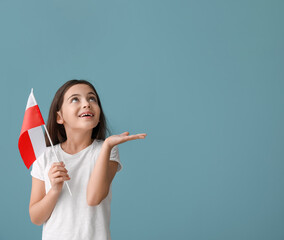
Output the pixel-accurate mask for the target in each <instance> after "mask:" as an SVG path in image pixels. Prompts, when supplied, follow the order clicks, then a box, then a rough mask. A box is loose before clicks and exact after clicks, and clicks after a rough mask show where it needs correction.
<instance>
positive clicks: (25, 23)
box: [0, 0, 284, 240]
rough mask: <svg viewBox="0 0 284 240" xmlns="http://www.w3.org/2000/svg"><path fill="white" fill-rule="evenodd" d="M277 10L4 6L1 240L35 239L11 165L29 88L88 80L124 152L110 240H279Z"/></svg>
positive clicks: (17, 161)
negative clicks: (121, 137) (123, 138)
mask: <svg viewBox="0 0 284 240" xmlns="http://www.w3.org/2000/svg"><path fill="white" fill-rule="evenodd" d="M283 12H284V3H283V1H280V0H279V1H276V0H272V1H261V0H259V1H252V0H251V1H250V0H246V1H243V0H241V1H217V0H203V1H190V0H189V1H181V0H172V1H169V0H143V1H138V0H120V1H119V0H116V1H115V0H109V1H98V0H92V1H91V0H84V1H75V0H49V1H38V0H25V1H22V0H15V1H13V0H1V2H0V29H1V38H0V43H1V44H0V77H1V94H0V103H1V118H0V121H1V122H0V123H1V124H0V126H1V138H0V139H1V143H0V147H1V156H2V157H1V161H2V164H1V170H0V182H1V198H0V203H1V209H0V210H1V212H0V216H1V222H0V228H1V230H0V239H1V240H2V239H3V240H4V239H30V240H33V239H35V240H37V239H41V229H42V227H40V226H36V225H33V224H32V223H31V222H30V218H29V211H28V206H29V199H30V189H31V176H30V170H27V168H26V167H25V165H24V163H23V161H22V159H21V157H20V154H19V151H18V146H17V144H18V137H19V134H20V130H21V126H22V120H23V116H24V110H25V107H26V102H27V99H28V95H29V93H30V90H31V88H34V94H35V97H36V99H37V102H38V104H39V107H40V109H41V111H42V114H43V117H44V119H45V120H47V117H48V110H49V106H50V103H51V100H52V98H53V96H54V94H55V91H56V90H57V89H58V88H59V87H60V86H61V85H62V84H63V83H64V82H66V81H67V80H70V79H74V78H77V79H86V80H89V81H91V82H92V83H93V84H94V85H95V87H96V89H97V90H98V93H99V96H100V98H101V100H102V105H103V109H104V111H105V113H106V116H107V119H108V122H109V123H110V127H111V129H112V132H113V134H119V133H122V132H124V131H129V132H130V134H136V133H147V134H148V136H147V137H146V139H144V140H135V141H131V142H127V143H123V144H121V145H119V150H120V157H121V161H122V163H123V166H124V169H123V171H121V172H119V173H118V174H117V175H116V177H115V179H114V182H113V200H112V218H111V233H112V238H113V239H114V240H128V239H129V240H130V239H135V240H145V239H151V240H156V239H163V240H171V239H194V240H227V239H230V240H239V239H240V240H262V239H263V240H267V239H273V240H278V239H279V240H280V239H284V228H283V225H284V207H283V204H284V192H283V183H284V163H283V157H284V144H283V142H284V127H283V123H284V110H283V100H284V94H283V90H284V80H283V77H284V67H283V63H284V47H283V42H284V28H283V22H284V14H283Z"/></svg>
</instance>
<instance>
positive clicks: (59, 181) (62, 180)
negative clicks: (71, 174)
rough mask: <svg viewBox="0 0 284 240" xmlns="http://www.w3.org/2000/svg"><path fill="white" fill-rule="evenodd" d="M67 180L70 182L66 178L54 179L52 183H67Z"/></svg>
mask: <svg viewBox="0 0 284 240" xmlns="http://www.w3.org/2000/svg"><path fill="white" fill-rule="evenodd" d="M68 180H70V178H67V177H59V178H55V179H54V183H61V182H64V181H68Z"/></svg>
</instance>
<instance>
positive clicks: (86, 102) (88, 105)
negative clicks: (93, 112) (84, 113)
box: [83, 100, 90, 108]
mask: <svg viewBox="0 0 284 240" xmlns="http://www.w3.org/2000/svg"><path fill="white" fill-rule="evenodd" d="M83 104H84V106H83V108H90V103H89V102H88V101H87V100H86V101H84V103H83Z"/></svg>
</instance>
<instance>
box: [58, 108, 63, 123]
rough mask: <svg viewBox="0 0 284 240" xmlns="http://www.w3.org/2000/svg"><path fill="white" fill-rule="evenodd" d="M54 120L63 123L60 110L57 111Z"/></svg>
mask: <svg viewBox="0 0 284 240" xmlns="http://www.w3.org/2000/svg"><path fill="white" fill-rule="evenodd" d="M56 122H57V123H58V124H63V117H62V115H61V112H60V111H58V112H57V116H56Z"/></svg>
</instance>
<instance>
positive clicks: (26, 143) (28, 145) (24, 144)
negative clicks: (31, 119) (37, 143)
mask: <svg viewBox="0 0 284 240" xmlns="http://www.w3.org/2000/svg"><path fill="white" fill-rule="evenodd" d="M18 147H19V150H20V154H21V156H22V159H23V161H24V163H25V165H26V167H27V168H28V169H29V168H30V166H31V165H32V164H33V162H34V161H35V160H36V156H35V153H34V149H33V145H32V142H31V139H30V137H29V133H28V131H26V132H24V133H22V134H21V136H20V138H19V142H18Z"/></svg>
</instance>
